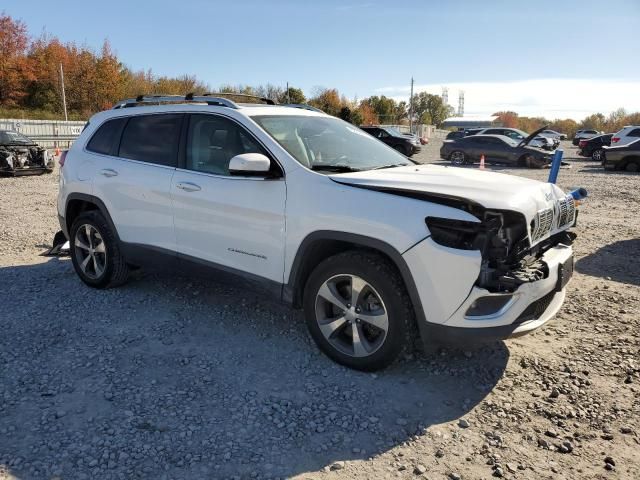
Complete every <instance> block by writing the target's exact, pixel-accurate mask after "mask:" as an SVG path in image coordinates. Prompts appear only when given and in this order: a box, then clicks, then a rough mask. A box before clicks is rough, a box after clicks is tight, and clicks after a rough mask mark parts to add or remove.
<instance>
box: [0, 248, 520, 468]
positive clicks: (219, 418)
mask: <svg viewBox="0 0 640 480" xmlns="http://www.w3.org/2000/svg"><path fill="white" fill-rule="evenodd" d="M0 284H2V285H3V288H2V290H1V291H0V304H1V305H2V306H3V307H2V309H3V314H2V315H1V316H0V328H1V329H2V332H3V334H2V335H0V370H2V372H3V374H2V375H0V400H2V401H0V472H2V470H3V468H4V469H6V470H8V471H9V472H10V473H11V474H12V475H15V476H16V477H17V478H20V479H39V478H51V477H52V476H60V477H62V478H87V479H88V478H154V479H156V478H190V479H194V478H196V479H197V478H203V479H204V478H221V477H226V478H228V477H231V476H235V475H237V476H238V478H250V477H252V478H276V477H281V478H282V477H291V476H295V475H297V474H301V473H304V472H310V471H315V470H319V469H322V468H324V467H330V466H332V465H335V463H336V462H339V461H344V460H354V459H360V460H366V459H368V458H370V457H371V456H373V455H376V454H379V453H382V452H385V451H387V450H389V449H391V448H393V447H396V446H398V445H399V444H402V443H403V442H405V441H407V440H409V439H410V438H411V437H412V436H414V435H416V434H422V433H424V432H425V430H426V429H427V428H429V429H430V431H433V430H436V431H440V432H441V434H442V435H450V431H449V429H450V428H451V427H449V426H446V427H445V426H439V425H440V424H443V423H446V422H451V421H455V420H456V419H458V418H459V417H461V416H464V415H465V414H466V413H467V412H468V411H469V410H471V409H472V408H473V407H474V406H476V405H477V404H478V403H479V402H480V401H481V400H482V399H483V398H484V397H485V396H486V395H487V394H488V393H489V392H490V391H491V390H492V389H493V388H494V386H495V385H496V383H497V382H498V380H499V379H500V378H501V376H502V374H503V371H504V369H505V367H506V364H507V361H508V358H509V352H508V350H507V348H506V347H505V345H504V344H503V343H501V342H500V343H496V344H493V345H490V346H486V347H483V348H480V349H478V350H474V351H469V352H464V353H463V352H456V353H453V352H440V353H439V354H437V355H433V356H427V357H419V358H417V359H403V360H402V361H401V362H399V363H397V364H396V365H394V366H392V367H391V368H388V369H387V370H385V371H382V372H379V373H378V374H375V375H374V374H365V373H360V372H355V371H351V370H348V369H345V368H343V367H340V366H338V365H336V364H334V363H332V362H331V361H330V360H328V359H327V358H326V357H325V356H324V355H322V354H321V353H319V351H318V349H317V348H316V347H315V345H314V344H313V343H312V342H311V340H310V338H309V336H308V335H307V333H306V329H305V325H304V323H303V321H302V318H301V315H300V314H299V313H297V312H292V311H291V310H289V309H288V308H286V307H283V306H281V305H279V304H275V303H268V302H265V301H264V300H263V299H262V298H259V297H256V296H254V295H253V294H252V293H251V292H248V291H247V290H241V289H234V288H231V287H228V286H225V285H221V284H217V283H215V282H206V281H202V280H193V279H188V278H183V277H170V276H167V275H164V276H162V275H155V274H154V275H144V274H143V275H139V276H138V278H136V279H134V280H133V281H131V282H129V283H128V284H127V285H125V286H123V287H121V288H119V289H114V290H92V289H89V288H87V287H86V286H84V285H83V284H82V283H81V282H80V281H79V280H78V279H77V277H76V276H75V274H74V273H73V269H72V267H71V264H70V262H69V261H68V260H61V259H57V258H53V259H50V260H48V261H47V262H46V263H41V264H37V265H28V266H15V267H0ZM453 428H455V429H458V428H459V427H458V426H457V424H456V425H454V426H453ZM439 435H440V434H438V433H434V436H433V438H434V441H433V453H435V451H436V450H437V449H438V447H439V440H438V438H442V437H440V436H439ZM0 476H1V475H0Z"/></svg>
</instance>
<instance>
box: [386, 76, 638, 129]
mask: <svg viewBox="0 0 640 480" xmlns="http://www.w3.org/2000/svg"><path fill="white" fill-rule="evenodd" d="M442 87H448V88H449V104H451V105H452V106H453V107H454V108H456V109H457V105H458V92H459V91H460V90H463V91H464V103H465V109H464V111H465V114H492V113H494V112H498V111H502V110H512V111H515V112H517V113H518V114H520V115H524V116H543V117H546V118H549V119H555V118H573V119H575V120H581V119H583V118H584V117H586V116H587V115H590V114H592V113H597V112H602V113H604V114H608V113H609V112H611V111H613V110H616V109H618V108H620V107H623V108H624V109H626V110H627V111H629V112H632V111H634V112H637V111H640V82H639V81H636V82H634V81H629V80H587V79H537V80H524V81H514V82H462V83H446V84H431V85H415V86H414V93H416V92H421V91H427V92H429V93H432V94H438V95H440V94H441V93H442ZM409 92H410V87H409V86H402V87H384V88H379V89H377V90H376V93H377V94H378V95H380V94H382V95H386V96H389V97H392V98H395V99H397V100H407V99H408V97H409Z"/></svg>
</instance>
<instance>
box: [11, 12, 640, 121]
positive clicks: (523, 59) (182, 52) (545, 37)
mask: <svg viewBox="0 0 640 480" xmlns="http://www.w3.org/2000/svg"><path fill="white" fill-rule="evenodd" d="M0 9H2V10H4V11H5V12H6V13H8V14H10V15H12V16H13V17H15V18H20V19H22V20H23V21H25V22H26V23H27V25H28V27H29V29H30V32H31V33H32V34H34V35H39V34H40V33H41V32H43V31H46V32H48V33H50V34H52V35H55V36H57V37H59V38H60V39H61V40H63V41H74V42H76V43H79V44H85V45H88V46H90V47H94V48H96V49H98V48H99V47H100V45H101V44H102V42H103V40H104V39H105V38H108V39H109V41H110V42H111V44H112V47H113V49H114V50H115V51H116V52H117V54H118V56H119V57H120V58H121V59H122V60H123V61H124V63H126V64H127V65H129V66H130V67H132V68H134V69H148V68H150V69H152V70H153V71H154V72H155V73H157V74H166V75H181V74H184V73H188V74H194V75H196V76H197V77H198V78H200V79H202V80H203V81H205V82H208V83H209V84H211V85H212V86H217V85H220V84H223V83H232V84H239V83H242V84H261V83H267V82H271V83H274V84H280V85H284V84H285V83H286V82H287V81H289V82H290V84H291V85H294V86H299V87H301V88H302V89H303V90H305V92H306V93H307V94H309V93H312V91H313V89H314V87H317V86H325V87H336V88H338V89H339V90H340V91H341V92H342V93H344V94H346V95H347V96H348V97H350V98H352V97H354V96H358V97H359V98H362V97H365V96H369V95H373V94H385V95H387V96H392V97H394V98H398V99H401V98H406V97H408V93H409V90H408V85H409V80H410V78H411V76H413V77H414V78H415V82H416V86H417V90H427V91H430V92H432V93H440V92H441V87H442V86H448V87H449V98H450V103H451V104H453V105H454V106H456V104H457V97H458V91H459V90H464V91H465V107H466V108H465V111H466V113H478V114H482V113H493V111H495V110H501V109H505V108H508V107H509V106H512V108H510V109H512V110H516V111H518V112H519V113H521V114H529V115H546V116H548V117H550V118H554V117H562V116H572V117H574V118H582V117H583V116H585V115H587V114H589V113H592V112H594V111H603V112H609V111H611V110H614V109H616V108H618V107H625V108H627V109H628V110H640V62H638V58H640V37H639V36H638V34H637V30H638V25H640V0H602V1H589V0H587V1H577V0H575V1H570V0H566V1H559V0H555V1H549V0H538V1H527V2H524V1H513V0H512V1H500V0H495V1H490V0H483V1H472V0H456V1H450V2H443V1H425V0H423V1H421V0H394V1H390V0H386V1H378V0H368V1H367V0H352V1H350V0H346V1H338V0H316V1H304V0H299V1H293V0H271V1H258V0H235V1H228V0H227V1H204V0H183V1H182V2H176V1H175V0H174V1H171V2H169V1H164V0H158V1H154V2H148V3H147V2H136V1H134V0H129V1H122V0H110V1H109V2H99V3H98V2H90V1H86V0H84V1H65V0H57V1H55V2H52V1H50V0H46V1H45V0H33V1H29V0H4V1H3V2H2V6H0Z"/></svg>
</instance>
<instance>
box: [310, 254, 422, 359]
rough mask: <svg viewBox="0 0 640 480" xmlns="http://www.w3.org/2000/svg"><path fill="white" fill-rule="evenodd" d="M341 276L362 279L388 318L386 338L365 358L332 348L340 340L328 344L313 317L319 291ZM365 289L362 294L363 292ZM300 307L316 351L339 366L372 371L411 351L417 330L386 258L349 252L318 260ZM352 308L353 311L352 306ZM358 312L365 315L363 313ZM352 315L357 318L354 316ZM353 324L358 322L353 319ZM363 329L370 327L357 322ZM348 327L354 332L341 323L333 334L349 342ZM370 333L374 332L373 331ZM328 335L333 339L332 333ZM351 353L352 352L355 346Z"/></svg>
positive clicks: (399, 282) (406, 298)
mask: <svg viewBox="0 0 640 480" xmlns="http://www.w3.org/2000/svg"><path fill="white" fill-rule="evenodd" d="M341 276H357V277H359V278H360V279H361V280H364V282H366V283H367V284H368V287H371V290H369V291H370V292H373V293H374V294H377V295H378V296H379V297H380V300H381V302H380V304H381V305H382V307H383V310H384V313H385V314H386V317H387V318H388V325H387V331H386V335H385V336H384V337H383V338H380V337H378V339H377V341H378V344H377V345H378V346H377V348H376V349H375V350H372V351H371V353H370V354H369V353H367V354H366V355H365V356H355V355H354V354H347V353H345V351H344V349H341V348H339V347H337V346H336V345H334V343H335V344H338V342H339V341H341V339H338V340H333V342H334V343H332V342H331V341H330V340H329V339H327V338H326V337H325V335H324V334H323V333H322V330H321V327H320V321H321V320H320V319H319V318H318V316H317V312H318V309H319V308H320V309H321V307H319V305H320V304H319V302H322V301H323V298H322V297H321V296H319V292H320V289H321V287H323V286H324V285H325V283H326V282H329V281H331V280H332V279H334V278H339V277H341ZM366 288H367V287H365V288H364V289H363V290H362V291H365V290H366ZM366 299H367V297H366V296H364V295H363V296H362V301H363V302H364V303H365V304H366V302H365V300H366ZM370 301H371V300H370V298H369V302H370ZM303 307H304V313H305V320H306V323H307V327H308V329H309V332H310V333H311V337H312V338H313V339H314V341H315V342H316V344H317V345H318V347H319V348H320V350H322V351H323V352H324V353H325V354H326V355H327V356H328V357H329V358H331V359H332V360H334V361H335V362H337V363H339V364H341V365H344V366H347V367H350V368H354V369H356V370H363V371H375V370H379V369H382V368H385V367H386V366H388V365H389V364H391V363H392V362H393V361H394V360H395V359H396V358H397V357H398V355H399V354H400V353H401V352H402V351H403V350H408V351H411V350H412V349H413V339H414V338H415V337H416V336H417V329H416V328H415V317H414V312H413V307H412V305H411V300H410V299H409V295H408V294H407V290H406V288H405V286H404V282H403V281H402V278H401V277H400V275H399V273H398V271H397V270H396V269H395V267H394V266H393V265H392V264H390V262H389V261H388V260H387V259H385V258H384V257H382V256H380V255H378V254H375V253H370V252H365V251H358V250H351V251H347V252H343V253H340V254H338V255H334V256H332V257H329V258H327V259H326V260H324V261H322V262H321V263H320V264H319V265H318V266H317V267H316V268H315V269H314V270H313V272H312V273H311V275H310V276H309V279H308V280H307V283H306V286H305V289H304V298H303ZM354 308H356V306H355V305H354ZM378 308H380V307H378ZM357 311H358V312H360V311H359V310H357ZM344 313H345V312H344V311H343V312H342V314H340V312H338V314H337V315H338V316H345V315H344ZM360 313H361V314H362V315H366V312H365V313H362V312H360ZM355 315H356V316H357V313H356V314H355ZM355 322H361V321H360V320H358V319H356V320H354V323H355ZM367 327H369V328H370V325H369V324H366V323H361V328H362V329H365V328H367ZM352 328H353V329H354V330H355V328H356V326H355V325H349V324H345V325H344V327H342V330H340V331H339V330H338V329H336V330H335V332H334V333H338V334H339V335H338V336H340V335H342V336H343V337H342V338H348V337H351V338H352V339H353V337H352V336H351V335H349V333H350V332H351V331H353V330H352ZM373 330H374V333H376V331H375V329H373ZM362 331H364V330H362ZM362 331H361V332H362ZM378 333H379V332H378ZM331 336H332V337H333V334H332V335H331ZM354 343H355V342H354ZM365 343H367V342H365ZM370 345H371V344H370ZM353 351H354V352H355V347H354V349H353Z"/></svg>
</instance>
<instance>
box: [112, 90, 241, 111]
mask: <svg viewBox="0 0 640 480" xmlns="http://www.w3.org/2000/svg"><path fill="white" fill-rule="evenodd" d="M163 103H206V104H207V105H216V106H219V107H228V108H234V109H237V108H238V105H237V104H236V103H235V102H232V101H231V100H229V99H227V98H220V97H214V96H211V95H209V94H205V95H202V96H195V95H194V94H193V93H188V94H187V95H184V96H183V95H138V96H137V97H136V98H128V99H126V100H121V101H119V102H118V103H116V104H115V105H114V106H113V109H114V110H115V109H118V108H129V107H138V106H142V105H160V104H163Z"/></svg>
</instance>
